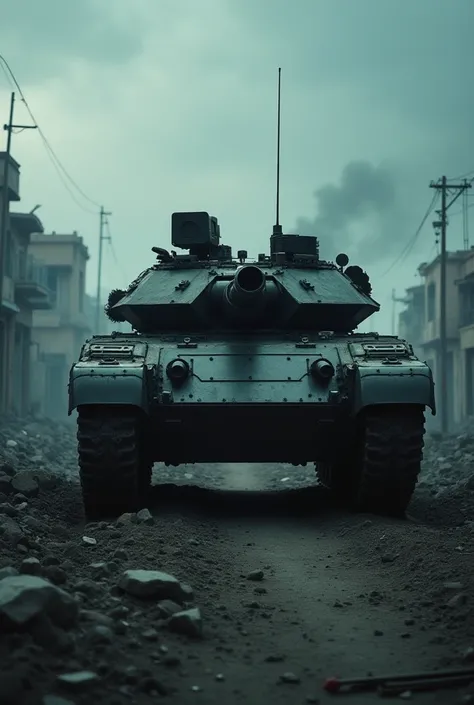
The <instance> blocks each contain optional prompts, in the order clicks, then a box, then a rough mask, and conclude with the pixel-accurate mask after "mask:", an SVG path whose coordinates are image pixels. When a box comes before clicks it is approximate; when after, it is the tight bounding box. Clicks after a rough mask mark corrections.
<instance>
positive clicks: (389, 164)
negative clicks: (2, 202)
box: [0, 0, 474, 330]
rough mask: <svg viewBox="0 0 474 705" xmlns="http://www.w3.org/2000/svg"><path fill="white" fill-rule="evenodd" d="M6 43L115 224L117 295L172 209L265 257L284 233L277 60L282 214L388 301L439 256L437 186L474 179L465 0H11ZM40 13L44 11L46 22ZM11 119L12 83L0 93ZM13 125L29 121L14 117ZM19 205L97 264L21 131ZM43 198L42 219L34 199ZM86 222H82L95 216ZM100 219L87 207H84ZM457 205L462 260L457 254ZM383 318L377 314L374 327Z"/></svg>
mask: <svg viewBox="0 0 474 705" xmlns="http://www.w3.org/2000/svg"><path fill="white" fill-rule="evenodd" d="M1 6H2V22H1V24H0V46H1V47H2V52H3V54H4V55H5V57H6V58H7V59H8V60H9V63H10V65H11V67H12V69H13V71H14V72H15V74H16V76H17V78H18V81H19V82H20V85H21V86H22V88H23V90H24V92H25V95H26V96H27V99H28V101H29V104H30V106H31V108H32V110H33V112H34V113H35V116H36V118H37V120H38V122H39V124H40V125H41V127H42V129H43V131H44V133H45V134H46V136H47V138H48V139H49V141H50V143H51V145H52V147H53V149H54V150H55V152H56V154H57V155H58V157H59V159H60V160H61V162H62V164H63V165H64V166H65V167H66V169H67V171H68V173H69V174H70V176H71V177H72V178H73V179H74V181H75V182H76V183H77V185H78V186H79V187H80V188H81V190H82V191H83V192H84V193H85V194H86V195H87V196H88V197H89V198H90V199H92V200H93V201H95V202H96V203H97V204H99V205H102V204H103V205H104V206H105V207H106V208H107V209H108V210H110V211H112V213H113V216H112V217H111V219H110V227H111V232H112V234H113V238H114V248H115V251H116V253H117V256H118V260H119V262H120V266H117V265H116V264H115V262H114V260H113V258H112V256H111V253H110V250H107V251H108V260H107V264H106V267H105V272H104V280H105V283H106V284H107V285H108V286H110V287H112V286H114V285H118V286H123V285H124V284H126V283H128V280H130V279H131V278H133V277H134V276H135V274H137V273H138V272H139V271H141V269H143V268H144V267H145V266H147V265H148V264H149V263H150V261H151V255H150V252H149V249H150V247H151V246H152V245H156V244H158V245H166V244H167V242H168V240H169V227H170V226H169V220H170V214H171V212H172V211H174V210H194V209H196V210H200V209H202V210H209V211H210V212H212V213H213V214H215V215H216V216H217V217H218V218H219V221H220V223H221V231H222V234H223V240H224V242H227V243H229V244H232V246H233V247H234V248H235V249H237V248H238V247H245V248H247V249H248V250H249V253H251V254H252V255H256V254H257V253H258V252H260V251H263V250H266V249H267V248H268V235H269V233H270V231H271V227H272V225H273V222H274V218H275V216H274V202H275V194H274V182H275V177H274V161H275V131H276V128H275V124H276V116H275V103H276V78H277V67H278V66H282V71H283V74H282V90H283V95H282V176H281V188H282V193H281V217H282V222H283V225H284V228H285V229H286V230H287V231H289V232H290V231H294V229H295V227H297V228H298V229H299V231H300V232H301V233H303V232H304V233H310V232H311V233H312V234H316V235H318V236H319V237H320V240H321V253H322V255H325V254H326V253H327V256H328V257H329V256H330V257H332V256H333V255H334V254H337V252H338V251H341V250H345V251H346V252H347V253H348V254H349V256H350V257H351V261H352V262H353V263H359V264H361V265H362V266H364V267H367V269H368V271H369V273H370V275H371V278H372V281H373V285H374V297H375V298H376V300H378V301H379V302H380V303H381V304H382V306H383V307H385V315H384V314H380V315H379V316H375V317H374V319H373V320H375V322H376V326H377V327H379V328H381V327H382V326H383V327H385V329H386V330H388V326H389V325H390V317H389V315H388V312H387V311H388V309H389V308H390V306H389V304H388V301H387V297H388V296H389V295H390V290H391V288H392V286H394V287H396V288H397V291H399V292H401V290H402V288H403V287H404V286H405V285H410V284H412V283H416V280H415V278H414V277H415V270H416V267H417V265H418V264H419V262H420V261H422V260H425V259H428V258H430V257H432V256H433V255H434V254H435V252H436V251H435V246H434V234H433V230H432V227H431V220H432V219H431V218H430V219H429V220H428V222H427V224H426V226H425V228H424V230H423V231H422V233H421V234H420V237H419V239H418V241H417V243H416V245H415V247H413V249H412V250H411V251H410V254H409V257H407V258H405V259H402V260H401V261H400V262H399V264H398V265H397V267H394V268H392V269H391V270H390V274H389V276H387V277H383V276H382V275H383V274H384V272H385V271H386V270H387V269H388V268H389V267H390V266H391V264H392V262H393V261H394V260H396V259H397V257H398V256H399V255H400V254H401V252H402V251H403V249H404V247H405V244H406V243H407V242H408V241H409V240H410V239H411V238H412V236H413V234H414V232H415V231H416V229H417V227H418V225H419V223H420V220H421V218H422V216H423V214H424V212H425V211H426V208H427V206H428V204H429V202H430V199H431V197H432V195H433V194H432V192H431V191H430V190H429V188H428V185H429V182H430V180H432V179H434V180H436V179H438V178H439V177H440V176H441V175H442V174H443V173H446V175H447V176H448V177H451V176H457V175H460V174H463V173H464V172H468V171H469V170H471V169H472V168H473V163H472V158H471V154H472V143H473V139H474V138H473V131H472V121H471V112H472V103H473V98H472V94H471V92H470V91H469V90H468V89H467V86H468V85H469V72H470V66H471V64H472V59H473V58H474V46H473V43H472V26H473V23H474V6H473V5H472V3H471V2H469V1H468V0H465V1H462V0H458V1H457V2H455V3H454V5H453V4H452V3H446V2H443V0H417V1H416V2H413V3H408V2H407V3H393V2H384V1H383V0H358V2H350V1H349V0H331V1H330V2H329V1H328V2H321V1H318V2H316V1H315V0H295V2H294V3H291V4H290V3H288V2H285V1H284V0H276V1H275V2H272V3H271V5H269V4H268V3H264V2H262V3H256V2H253V1H252V2H250V0H238V1H237V0H236V1H235V2H233V1H232V0H201V2H199V3H196V2H194V1H193V0H189V1H184V0H172V1H171V0H170V2H166V1H162V2H160V3H156V2H152V1H151V0H148V1H147V0H141V1H139V0H137V1H136V2H134V3H130V2H125V1H124V0H117V1H116V2H113V3H104V2H99V0H96V1H95V2H94V1H93V0H83V1H82V2H81V3H77V4H69V3H67V4H66V3H64V2H61V1H60V0H57V1H56V2H55V1H54V0H43V1H42V2H41V6H39V5H38V3H37V2H35V0H31V1H27V0H17V1H16V2H15V3H7V2H2V3H1ZM40 7H41V9H39V8H40ZM0 86H1V93H0V99H1V100H0V104H1V105H3V106H4V107H3V114H4V118H5V119H6V117H7V111H8V98H9V92H10V85H9V83H8V82H7V80H6V78H4V79H3V80H2V81H1V82H0ZM17 121H18V122H21V123H23V122H24V121H26V122H28V115H27V113H26V111H24V110H22V107H21V106H19V107H18V109H17ZM12 153H13V154H14V156H15V158H16V159H17V160H18V161H19V162H20V163H21V165H22V204H21V206H22V208H24V209H29V208H30V207H33V206H34V205H35V204H36V203H41V204H42V208H41V211H40V212H39V213H38V214H39V215H40V217H41V219H42V220H43V222H44V224H45V227H46V228H47V229H48V228H49V229H50V230H51V229H54V230H56V231H58V232H59V231H71V230H74V229H76V230H78V231H79V232H80V233H81V234H82V235H83V236H84V238H85V240H86V243H87V245H88V247H89V248H90V253H91V256H92V259H91V261H90V266H89V267H88V280H89V281H88V288H89V289H90V290H91V291H95V289H94V286H95V276H96V254H97V228H98V225H97V215H96V213H95V211H96V210H97V209H96V207H95V206H94V205H93V204H92V203H90V202H89V201H88V200H86V199H84V198H83V196H82V195H81V194H80V193H79V192H78V191H77V189H75V188H74V186H72V185H71V184H70V183H69V182H67V183H68V186H69V188H70V190H71V191H72V192H73V195H74V198H75V199H76V201H78V204H80V205H81V206H82V208H81V207H79V205H78V204H77V203H76V202H75V201H74V200H73V199H72V196H71V195H70V193H69V192H68V191H67V190H66V188H65V186H64V185H63V183H62V182H61V181H60V179H59V177H58V175H57V173H56V171H55V170H54V168H53V166H52V164H51V162H50V161H49V159H48V156H47V154H46V152H45V149H44V147H43V144H42V142H41V140H40V138H39V136H38V134H36V133H35V132H33V131H24V132H23V133H21V134H19V135H14V138H13V152H12ZM30 204H31V205H30ZM84 209H86V210H84ZM87 210H91V211H92V212H91V213H88V212H87ZM459 210H460V209H453V213H452V216H451V228H450V231H449V246H450V248H452V249H454V248H455V247H458V246H459V247H460V246H461V245H462V232H461V217H460V215H458V216H456V215H455V212H459ZM378 318H379V319H381V320H377V319H378Z"/></svg>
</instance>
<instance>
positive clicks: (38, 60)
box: [0, 0, 142, 82]
mask: <svg viewBox="0 0 474 705" xmlns="http://www.w3.org/2000/svg"><path fill="white" fill-rule="evenodd" d="M114 6H115V7H118V6H119V2H117V3H116V2H111V3H107V2H98V1H97V0H13V2H12V1H11V0H0V18H1V19H0V47H1V53H2V54H3V55H4V56H5V58H6V59H7V61H8V62H9V63H10V65H11V67H12V69H13V70H14V72H15V73H17V75H18V78H19V79H20V80H21V81H27V82H35V81H38V82H43V81H44V80H45V78H48V77H52V76H57V75H63V74H64V72H65V68H66V66H67V63H68V62H69V61H71V60H73V59H82V60H84V61H86V62H88V63H95V62H105V63H109V64H112V63H119V62H122V61H126V60H128V59H129V58H130V57H132V56H134V55H136V54H137V53H139V52H140V50H141V34H142V32H141V26H140V21H139V15H138V14H137V13H136V12H133V8H131V10H130V13H129V17H128V18H123V17H121V16H120V14H119V13H115V12H114Z"/></svg>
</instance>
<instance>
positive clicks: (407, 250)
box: [382, 191, 439, 277]
mask: <svg viewBox="0 0 474 705" xmlns="http://www.w3.org/2000/svg"><path fill="white" fill-rule="evenodd" d="M438 196H439V193H438V192H437V191H435V193H434V195H433V198H432V200H431V203H430V205H429V206H428V209H427V211H426V213H425V215H424V216H423V218H422V221H421V223H420V224H419V226H418V228H417V230H416V232H415V234H414V235H413V237H412V238H411V239H410V240H409V241H408V242H407V244H406V245H405V248H404V249H403V250H402V252H401V253H400V254H399V256H398V257H397V259H395V260H394V261H393V262H392V264H391V265H390V267H389V268H388V269H387V270H386V271H385V272H384V273H383V274H382V277H385V276H386V275H387V274H388V273H389V272H391V271H392V269H393V268H394V267H395V266H396V265H397V264H399V263H401V262H403V261H404V260H405V259H406V258H407V257H408V255H409V254H410V252H411V251H412V249H413V247H414V245H415V243H416V241H417V240H418V236H419V234H420V233H421V231H422V229H423V226H424V224H425V223H426V221H427V220H428V218H429V216H430V214H431V213H432V212H433V210H434V207H435V204H436V201H437V199H438Z"/></svg>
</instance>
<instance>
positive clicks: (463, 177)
mask: <svg viewBox="0 0 474 705" xmlns="http://www.w3.org/2000/svg"><path fill="white" fill-rule="evenodd" d="M471 174H474V169H471V171H467V172H466V173H465V174H461V175H460V176H450V177H449V179H448V181H458V180H459V179H465V178H466V177H467V176H470V175H471ZM472 181H474V177H473V178H472V179H471V182H472Z"/></svg>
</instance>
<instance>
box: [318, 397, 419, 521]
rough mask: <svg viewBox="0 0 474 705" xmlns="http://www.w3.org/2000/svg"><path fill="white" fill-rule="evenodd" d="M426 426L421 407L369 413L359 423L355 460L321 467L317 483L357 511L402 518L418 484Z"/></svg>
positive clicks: (384, 408)
mask: <svg viewBox="0 0 474 705" xmlns="http://www.w3.org/2000/svg"><path fill="white" fill-rule="evenodd" d="M424 424H425V422H424V415H423V408H421V407H415V406H401V405H400V406H387V407H385V406H384V407H379V408H377V409H374V408H372V409H370V410H368V411H367V412H365V413H364V415H363V417H362V418H361V424H360V431H359V438H358V448H357V449H356V451H355V454H354V456H355V457H354V458H353V460H352V459H350V460H349V461H348V462H346V463H345V464H341V465H333V466H331V465H329V464H328V463H318V464H317V467H316V470H317V474H318V479H319V480H320V482H321V483H322V484H323V485H325V486H326V487H329V489H331V490H333V491H334V492H335V493H337V494H338V495H339V496H340V497H341V499H343V500H347V501H348V502H349V503H350V505H351V506H352V507H353V508H354V509H356V510H357V511H362V512H370V513H374V514H384V515H386V516H403V515H404V514H405V511H406V509H407V507H408V505H409V503H410V500H411V497H412V495H413V492H414V490H415V487H416V484H417V482H418V476H419V473H420V468H421V460H422V457H423V445H424V441H423V436H424V433H425V425H424Z"/></svg>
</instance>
